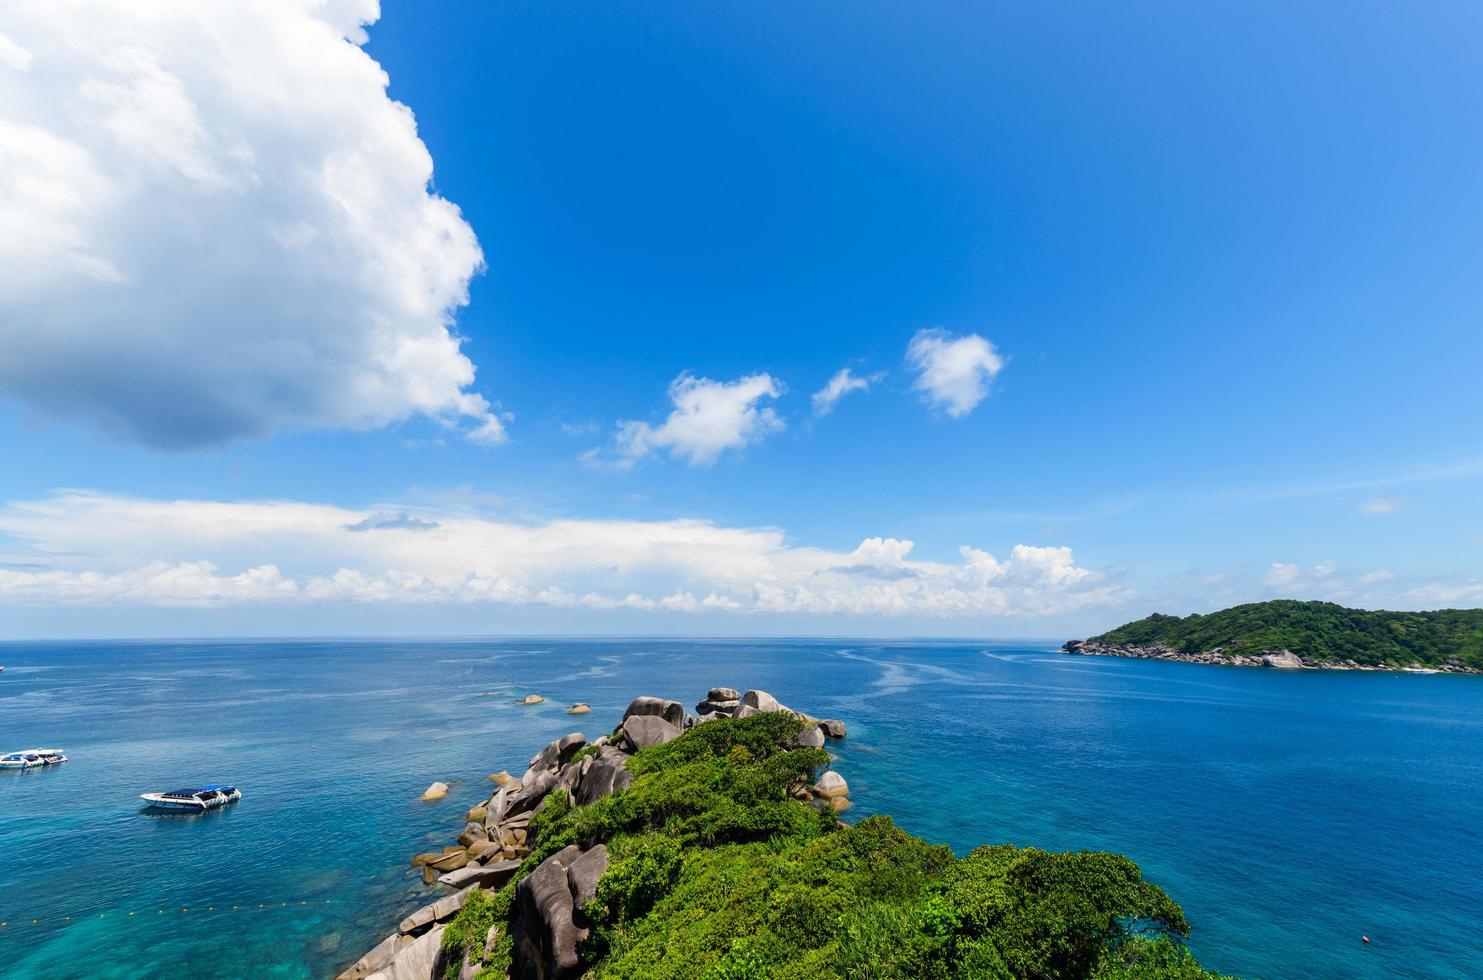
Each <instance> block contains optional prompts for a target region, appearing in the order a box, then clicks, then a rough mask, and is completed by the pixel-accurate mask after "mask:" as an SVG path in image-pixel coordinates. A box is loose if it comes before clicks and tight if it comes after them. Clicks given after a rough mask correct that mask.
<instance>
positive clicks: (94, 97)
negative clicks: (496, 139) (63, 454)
mask: <svg viewBox="0 0 1483 980" xmlns="http://www.w3.org/2000/svg"><path fill="white" fill-rule="evenodd" d="M378 15H379V10H378V6H377V3H376V2H375V0H333V2H325V0H219V2H213V3H208V4H203V3H193V2H188V0H130V2H127V3H107V4H97V3H87V2H84V0H48V2H45V3H21V4H13V5H9V6H8V7H7V12H6V18H5V21H6V23H5V35H4V36H3V37H0V91H3V92H4V93H5V97H4V99H3V100H0V228H3V229H4V233H3V234H0V349H3V350H4V352H5V354H4V357H0V395H7V396H10V397H12V398H15V399H18V400H19V401H20V402H21V403H22V404H24V405H26V406H27V407H28V408H29V409H30V410H32V411H33V412H34V413H36V414H37V415H38V416H39V417H42V418H46V419H56V420H75V421H82V422H84V423H87V424H90V425H93V426H96V427H99V428H101V429H103V430H105V431H107V432H109V433H112V434H114V435H117V436H121V437H125V438H132V439H137V440H140V441H142V442H145V443H148V444H151V445H155V446H162V447H190V446H199V445H207V444H212V443H220V442H223V441H227V440H231V439H234V438H239V437H252V436H262V435H267V434H270V433H272V432H274V431H278V430H281V429H297V428H314V427H326V426H329V427H342V426H344V427H369V426H377V425H382V424H387V423H391V422H395V421H398V420H401V419H404V418H407V417H410V416H413V415H418V414H420V415H425V416H428V417H431V418H434V419H437V420H439V421H441V422H444V423H447V424H456V423H458V422H460V421H462V422H464V423H465V424H467V425H468V428H469V433H468V434H469V436H470V437H471V438H473V439H475V440H478V441H484V442H499V441H501V440H502V439H503V438H504V422H503V419H502V418H501V416H500V415H499V414H498V413H497V412H496V411H495V409H494V408H493V407H492V406H491V405H490V404H489V402H488V401H487V400H486V399H485V398H484V397H483V396H481V395H479V394H477V393H475V392H474V391H472V390H471V386H472V384H473V382H474V365H473V363H472V362H471V361H470V360H469V359H468V357H467V356H465V355H464V354H463V353H462V351H461V350H460V339H459V338H458V336H457V335H456V334H455V332H454V330H453V322H452V314H453V312H454V311H455V310H456V309H457V308H458V307H459V306H461V305H463V304H464V303H466V302H467V300H468V284H469V280H470V278H471V277H472V276H473V275H474V274H475V273H476V272H477V271H478V270H479V268H480V266H481V264H482V257H481V253H480V249H479V245H478V242H477V241H476V240H475V237H474V233H473V230H472V229H471V228H470V227H469V225H468V224H467V223H466V222H465V221H464V220H463V218H462V217H461V216H460V214H459V211H458V208H457V207H455V206H454V205H453V204H451V203H449V202H448V201H446V200H444V199H443V198H441V197H438V196H436V195H435V194H432V193H430V192H429V189H428V188H429V181H430V180H431V178H432V158H431V157H430V156H429V154H428V152H427V148H426V147H425V146H424V145H423V143H422V141H421V140H420V139H419V138H418V135H417V129H416V124H415V122H414V120H413V117H412V113H411V112H410V111H409V110H408V109H407V107H405V106H403V105H400V104H398V103H396V102H393V101H391V100H390V99H388V98H387V95H386V85H387V77H386V74H385V72H384V71H383V70H382V69H381V67H380V66H379V65H378V64H377V63H376V62H375V61H373V60H372V59H371V58H370V57H369V56H368V55H367V54H366V53H365V51H364V50H362V48H361V47H360V46H359V45H360V44H361V43H363V42H364V40H365V35H364V32H363V29H362V28H363V26H364V25H366V24H369V23H371V22H373V21H374V20H375V19H376V18H377V17H378Z"/></svg>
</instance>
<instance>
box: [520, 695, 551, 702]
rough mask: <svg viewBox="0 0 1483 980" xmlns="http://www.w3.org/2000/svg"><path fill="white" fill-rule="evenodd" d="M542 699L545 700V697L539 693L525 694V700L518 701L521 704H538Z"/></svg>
mask: <svg viewBox="0 0 1483 980" xmlns="http://www.w3.org/2000/svg"><path fill="white" fill-rule="evenodd" d="M544 700H546V699H545V698H543V697H541V696H540V695H539V694H527V695H526V696H525V700H524V701H522V702H520V703H521V704H540V703H541V702H542V701H544Z"/></svg>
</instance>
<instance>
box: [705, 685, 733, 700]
mask: <svg viewBox="0 0 1483 980" xmlns="http://www.w3.org/2000/svg"><path fill="white" fill-rule="evenodd" d="M705 696H706V700H708V701H736V700H739V699H740V698H741V695H740V694H739V693H737V690H736V688H734V687H713V688H711V689H710V690H709V691H707V692H706V695H705Z"/></svg>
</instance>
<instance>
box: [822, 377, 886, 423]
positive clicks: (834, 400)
mask: <svg viewBox="0 0 1483 980" xmlns="http://www.w3.org/2000/svg"><path fill="white" fill-rule="evenodd" d="M882 377H884V374H871V375H866V376H864V377H862V376H860V375H858V374H855V373H854V372H852V371H851V370H850V369H849V368H847V367H845V368H840V369H839V370H838V371H836V372H835V374H834V377H832V378H830V379H829V383H828V384H826V385H824V387H822V388H820V389H819V390H818V391H816V392H814V395H813V406H814V417H815V418H822V417H823V416H825V415H828V414H829V413H830V412H832V411H834V406H835V405H836V404H838V403H839V400H840V399H841V398H843V397H844V396H845V395H848V394H850V393H851V392H855V391H861V392H864V391H869V390H870V386H871V385H872V384H874V383H875V382H877V381H879V380H881V378H882Z"/></svg>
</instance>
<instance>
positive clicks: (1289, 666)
mask: <svg viewBox="0 0 1483 980" xmlns="http://www.w3.org/2000/svg"><path fill="white" fill-rule="evenodd" d="M1061 652H1062V653H1079V654H1084V655H1086V656H1092V657H1132V658H1134V659H1137V660H1177V661H1179V662H1180V663H1187V664H1216V665H1219V666H1222V667H1276V668H1278V669H1279V670H1302V669H1308V670H1410V671H1420V672H1426V673H1443V674H1450V673H1456V674H1468V673H1474V671H1473V669H1472V668H1470V667H1468V666H1466V665H1465V664H1463V663H1462V661H1460V660H1457V659H1455V658H1454V659H1451V660H1448V661H1447V662H1446V663H1444V664H1441V665H1439V666H1437V667H1432V668H1427V667H1423V666H1422V665H1421V664H1412V665H1411V666H1410V667H1390V666H1384V665H1382V666H1374V665H1371V664H1362V663H1359V662H1358V661H1356V660H1314V659H1312V658H1309V657H1301V656H1299V655H1298V654H1296V653H1293V652H1292V651H1291V650H1263V651H1261V652H1260V653H1227V652H1226V650H1225V648H1224V647H1215V648H1214V649H1211V650H1202V651H1200V652H1199V653H1185V652H1183V651H1181V650H1176V649H1174V648H1173V647H1171V646H1169V645H1168V644H1166V643H1103V642H1101V641H1099V640H1068V641H1067V642H1066V643H1065V644H1064V645H1062V647H1061Z"/></svg>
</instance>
